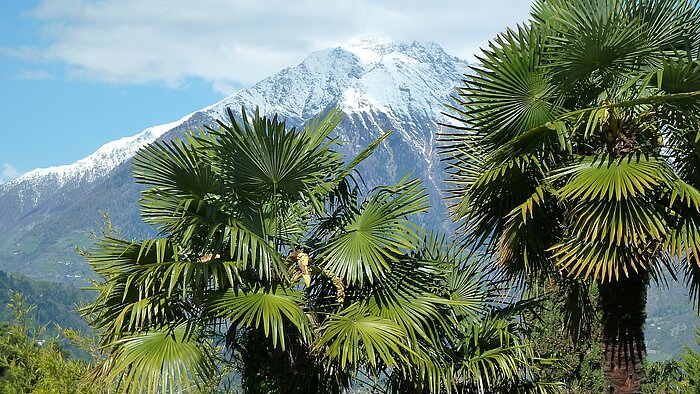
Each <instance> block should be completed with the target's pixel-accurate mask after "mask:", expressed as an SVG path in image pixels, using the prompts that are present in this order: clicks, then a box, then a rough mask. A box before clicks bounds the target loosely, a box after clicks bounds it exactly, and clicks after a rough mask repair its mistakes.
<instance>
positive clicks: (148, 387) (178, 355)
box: [95, 325, 216, 393]
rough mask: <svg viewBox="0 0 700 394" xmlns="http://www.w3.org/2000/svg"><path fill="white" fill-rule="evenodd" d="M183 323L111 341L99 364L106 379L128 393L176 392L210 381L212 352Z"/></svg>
mask: <svg viewBox="0 0 700 394" xmlns="http://www.w3.org/2000/svg"><path fill="white" fill-rule="evenodd" d="M186 331H187V330H186V328H185V326H184V325H179V326H176V327H175V328H173V329H168V328H161V329H156V328H154V329H151V330H149V331H147V332H140V333H133V334H130V335H127V336H125V337H124V338H122V339H120V340H118V341H116V342H115V343H114V345H113V346H114V350H113V352H112V353H111V355H110V357H109V358H108V359H107V360H105V361H104V362H103V363H102V365H100V366H98V367H97V368H102V371H100V372H97V371H95V372H97V373H98V374H103V376H104V377H106V378H107V379H109V380H118V381H119V388H120V390H121V391H123V392H128V393H156V392H162V393H178V392H183V391H185V390H189V389H192V388H196V387H197V386H198V385H201V384H202V383H205V382H207V381H210V380H212V379H213V378H214V376H215V374H216V368H215V365H214V361H213V355H212V354H211V353H210V352H209V351H208V349H209V347H208V346H202V344H200V343H198V341H197V340H196V338H195V337H192V336H189V335H187V334H186Z"/></svg>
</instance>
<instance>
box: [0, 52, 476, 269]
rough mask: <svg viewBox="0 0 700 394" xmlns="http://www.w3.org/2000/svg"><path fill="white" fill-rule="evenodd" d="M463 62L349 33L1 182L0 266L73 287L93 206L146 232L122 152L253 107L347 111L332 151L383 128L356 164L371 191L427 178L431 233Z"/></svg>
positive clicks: (284, 113)
mask: <svg viewBox="0 0 700 394" xmlns="http://www.w3.org/2000/svg"><path fill="white" fill-rule="evenodd" d="M467 71H468V65H467V63H466V62H465V61H464V60H461V59H459V58H456V57H454V56H450V55H448V54H446V53H445V52H444V51H443V50H442V48H440V46H438V45H437V44H432V43H418V42H413V43H394V42H388V41H376V40H357V41H354V42H351V43H349V44H347V45H343V46H340V47H336V48H329V49H325V50H321V51H317V52H314V53H312V54H311V55H309V56H308V57H307V58H306V59H305V60H304V61H303V62H302V63H301V64H299V65H297V66H296V67H290V68H286V69H284V70H282V71H280V72H278V73H277V74H275V75H272V76H270V77H268V78H266V79H264V80H262V81H260V82H259V83H257V84H255V85H253V86H251V87H249V88H247V89H243V90H241V91H239V92H237V93H235V94H233V95H231V96H229V97H227V98H225V99H223V100H222V101H220V102H218V103H216V104H214V105H212V106H209V107H207V108H204V109H202V110H199V111H196V112H194V113H192V114H189V115H186V116H185V117H183V118H182V119H180V120H178V121H175V122H172V123H169V124H165V125H160V126H155V127H150V128H148V129H146V130H144V131H142V132H141V133H139V134H137V135H134V136H132V137H125V138H122V139H120V140H117V141H113V142H110V143H108V144H106V145H104V146H102V147H101V148H100V149H99V150H98V151H97V152H95V153H93V154H92V155H90V156H88V157H86V158H84V159H82V160H79V161H77V162H76V163H73V164H70V165H66V166H60V167H51V168H45V169H37V170H34V171H31V172H29V173H27V174H25V175H23V176H22V177H20V178H17V179H15V180H13V181H10V182H8V183H6V184H3V185H0V269H2V270H6V271H16V272H21V273H25V274H28V275H30V276H32V277H35V278H41V279H48V280H53V281H59V282H69V283H80V282H82V281H84V280H85V277H86V276H87V275H89V269H88V267H87V266H86V264H85V263H84V262H83V260H82V259H81V258H80V257H79V256H78V255H77V253H76V252H75V248H76V247H85V246H87V245H88V244H89V242H88V236H87V234H89V233H90V232H91V231H96V230H97V229H98V228H99V223H100V222H101V221H102V212H107V213H109V215H110V218H111V220H112V222H113V223H114V225H115V227H116V228H118V229H119V230H120V231H121V232H122V235H123V236H125V237H133V238H138V237H144V236H149V235H153V233H154V230H153V229H152V228H150V227H148V226H146V225H145V224H143V223H142V222H141V220H140V218H139V215H138V197H139V192H140V190H141V189H140V186H138V185H136V184H135V183H134V181H133V178H132V175H131V158H132V157H133V155H134V154H135V153H136V152H137V151H138V149H139V148H141V147H143V146H145V145H147V144H149V143H152V142H153V141H155V140H157V139H171V138H177V137H180V136H182V135H183V134H184V133H186V132H188V131H189V130H193V129H199V128H203V127H204V125H215V124H216V119H226V118H227V115H226V109H227V108H231V109H232V111H233V112H234V113H240V111H241V108H245V109H246V111H249V112H252V111H254V110H255V108H260V111H261V112H262V113H264V114H272V113H277V114H279V116H281V117H282V118H284V119H285V120H286V121H287V124H288V125H289V126H297V127H298V126H302V125H303V124H304V123H305V122H306V121H308V120H309V119H311V118H312V117H313V116H315V115H316V114H318V113H320V112H323V111H325V110H327V109H328V108H331V107H334V106H337V107H339V108H341V109H342V110H343V112H344V113H345V115H346V118H345V119H344V120H343V122H342V123H341V125H340V127H339V128H338V129H337V131H336V135H335V136H334V137H336V138H337V139H338V140H339V141H342V142H343V144H342V145H341V147H340V150H341V151H343V152H344V153H347V154H348V155H350V157H352V155H353V154H356V153H357V152H359V151H360V150H361V149H362V148H364V147H365V146H366V145H368V144H369V143H370V142H372V141H373V140H374V139H376V138H377V137H378V136H379V135H381V133H383V132H384V131H386V130H393V131H394V133H393V134H392V136H391V137H390V138H389V139H388V140H387V142H386V143H384V144H383V145H382V146H381V147H380V148H379V149H378V151H377V152H376V153H375V155H373V156H372V157H371V158H370V159H368V160H367V161H366V162H365V163H364V164H363V166H362V167H361V168H360V169H359V170H360V172H361V174H362V176H363V180H364V181H365V182H366V183H367V185H368V186H370V187H372V186H376V185H381V184H386V183H391V182H394V181H397V180H399V179H400V178H402V177H404V176H405V175H406V174H408V173H411V172H413V176H416V177H420V178H422V179H423V181H424V182H425V186H426V188H427V189H428V191H429V193H430V197H431V205H432V206H433V207H434V209H433V212H431V213H430V215H425V216H424V217H423V218H422V221H423V224H424V225H426V226H428V227H432V228H441V227H443V226H444V225H445V223H446V221H445V203H444V201H443V200H442V198H441V195H440V192H439V190H440V188H441V187H442V185H441V180H442V177H443V175H442V174H443V169H442V167H441V165H440V163H439V160H438V158H437V152H436V147H435V134H436V133H437V132H438V131H439V129H440V126H439V125H438V123H441V122H446V121H447V119H446V118H445V117H444V115H442V111H444V110H445V103H447V102H448V100H449V95H450V94H451V93H452V92H453V91H454V87H455V86H456V85H457V84H459V83H460V81H461V76H462V75H463V74H464V73H466V72H467Z"/></svg>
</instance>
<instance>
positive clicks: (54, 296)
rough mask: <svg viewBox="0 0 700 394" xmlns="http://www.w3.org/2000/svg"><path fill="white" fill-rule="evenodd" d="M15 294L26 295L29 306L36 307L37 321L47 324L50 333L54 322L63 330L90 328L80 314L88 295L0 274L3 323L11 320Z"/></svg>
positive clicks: (52, 284) (78, 290)
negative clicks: (11, 306)
mask: <svg viewBox="0 0 700 394" xmlns="http://www.w3.org/2000/svg"><path fill="white" fill-rule="evenodd" d="M12 291H16V292H19V293H21V294H23V295H25V296H26V297H28V303H29V304H34V305H36V310H35V314H36V322H37V323H38V324H41V325H43V324H48V325H49V327H48V329H49V330H50V331H52V328H53V327H54V324H53V323H56V324H58V325H60V326H61V327H64V328H73V329H76V330H87V329H88V327H87V324H86V323H85V321H84V320H83V319H82V318H81V317H80V315H79V314H78V312H77V308H78V306H79V305H82V304H83V303H85V302H87V301H88V299H89V297H90V294H89V293H88V292H86V291H83V290H80V289H78V288H76V287H70V286H65V285H61V284H57V283H51V282H45V281H37V280H32V279H29V278H27V277H24V276H20V275H15V274H8V273H5V272H3V271H0V322H2V321H7V320H10V318H11V313H10V310H9V309H8V308H7V303H8V302H9V301H10V292H12Z"/></svg>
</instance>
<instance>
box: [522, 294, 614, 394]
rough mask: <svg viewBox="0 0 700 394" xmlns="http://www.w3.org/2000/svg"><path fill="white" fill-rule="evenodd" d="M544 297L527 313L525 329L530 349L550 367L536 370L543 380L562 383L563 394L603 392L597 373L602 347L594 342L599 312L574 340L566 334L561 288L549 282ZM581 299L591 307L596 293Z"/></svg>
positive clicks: (598, 333)
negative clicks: (545, 359) (586, 300)
mask: <svg viewBox="0 0 700 394" xmlns="http://www.w3.org/2000/svg"><path fill="white" fill-rule="evenodd" d="M546 288H547V289H548V293H547V296H545V297H544V298H543V300H542V301H541V302H540V304H539V308H536V309H535V310H534V311H533V312H532V313H528V314H527V326H528V330H529V334H530V336H531V337H530V338H531V340H532V343H533V346H534V350H535V351H536V352H537V353H538V354H539V355H540V356H541V357H546V358H552V359H554V360H555V361H554V362H553V363H552V364H551V365H547V366H544V367H542V368H540V369H538V370H537V373H538V374H539V376H540V378H541V379H542V380H544V381H557V382H563V383H564V387H565V389H564V391H563V392H565V393H570V394H579V393H580V394H584V393H585V394H594V393H595V394H597V393H600V392H602V391H603V375H602V373H601V358H602V348H601V346H600V344H599V343H598V338H599V337H600V335H601V330H602V326H601V319H602V313H600V312H598V313H595V315H594V316H591V317H590V318H591V319H590V321H589V322H586V324H585V326H584V327H583V328H582V331H581V332H580V333H579V335H578V338H576V339H574V338H572V337H571V336H570V335H567V332H568V326H569V323H568V322H567V320H566V313H565V309H566V297H567V294H566V292H564V291H563V289H562V288H561V286H557V285H555V283H554V282H549V283H548V284H547V286H546ZM582 296H584V297H587V298H588V302H589V303H591V304H592V305H595V304H596V303H597V302H598V291H597V289H596V288H595V287H593V288H591V289H586V291H585V292H584V293H583V294H582Z"/></svg>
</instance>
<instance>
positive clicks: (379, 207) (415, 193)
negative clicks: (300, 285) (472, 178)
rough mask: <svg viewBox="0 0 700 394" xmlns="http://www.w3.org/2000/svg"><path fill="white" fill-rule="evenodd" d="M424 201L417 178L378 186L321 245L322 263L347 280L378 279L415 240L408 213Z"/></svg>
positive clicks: (422, 206)
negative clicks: (341, 226) (381, 186)
mask: <svg viewBox="0 0 700 394" xmlns="http://www.w3.org/2000/svg"><path fill="white" fill-rule="evenodd" d="M426 204H427V195H426V194H425V191H424V189H423V188H422V187H421V186H420V184H419V182H418V181H417V180H413V181H409V182H405V183H402V184H399V185H398V186H396V187H393V188H384V189H381V190H379V191H378V192H377V193H375V194H374V195H372V196H371V197H370V199H369V200H367V201H365V202H364V203H363V204H362V205H361V207H360V208H359V209H358V210H357V211H356V212H354V213H353V214H352V216H351V217H350V218H349V220H348V221H347V223H346V224H345V226H344V227H343V229H342V230H341V231H340V233H339V234H338V235H336V236H334V237H333V238H331V239H330V240H329V241H328V243H327V244H326V245H324V246H323V248H322V256H323V259H324V261H325V263H324V267H325V268H326V269H327V270H329V271H331V272H333V273H335V274H336V275H338V276H340V277H341V278H342V279H343V280H344V281H345V282H346V283H348V284H354V283H358V284H360V285H362V284H363V283H364V281H365V280H369V282H370V283H372V282H374V281H375V280H382V279H383V278H384V277H385V275H386V272H387V271H388V270H389V269H390V262H391V261H396V259H397V257H396V256H397V255H400V254H401V253H402V251H408V250H411V249H413V248H414V246H415V245H416V244H417V242H418V239H419V238H418V231H419V229H418V227H417V226H416V225H415V224H413V223H412V222H411V221H410V220H409V219H408V216H410V215H412V214H415V213H419V212H423V211H425V210H426V209H427V205H426Z"/></svg>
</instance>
